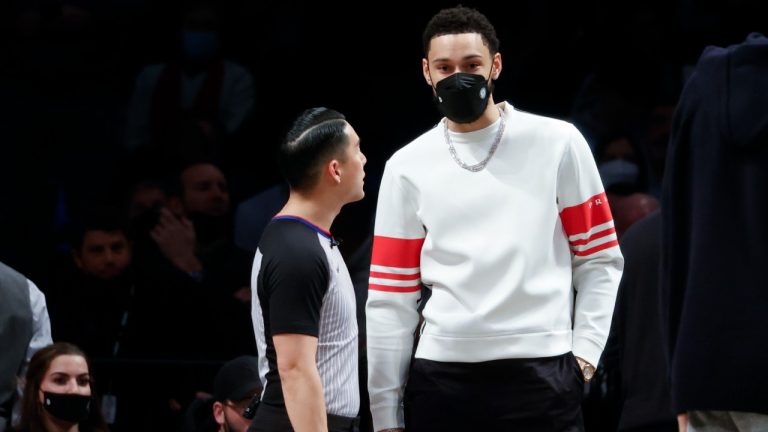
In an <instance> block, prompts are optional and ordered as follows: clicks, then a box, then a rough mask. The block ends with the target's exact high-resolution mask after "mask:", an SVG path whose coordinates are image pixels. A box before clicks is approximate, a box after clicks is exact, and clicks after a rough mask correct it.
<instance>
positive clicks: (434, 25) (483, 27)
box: [422, 5, 499, 57]
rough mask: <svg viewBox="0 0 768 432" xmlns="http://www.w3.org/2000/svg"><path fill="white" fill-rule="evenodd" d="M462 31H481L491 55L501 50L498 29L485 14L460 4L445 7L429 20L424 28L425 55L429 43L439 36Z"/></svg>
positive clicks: (425, 54)
mask: <svg viewBox="0 0 768 432" xmlns="http://www.w3.org/2000/svg"><path fill="white" fill-rule="evenodd" d="M461 33H479V34H480V36H481V37H482V38H483V43H484V44H485V45H486V46H487V47H488V50H489V51H490V52H491V56H493V55H494V54H496V53H497V52H499V39H498V38H497V37H496V29H495V28H494V27H493V24H491V22H490V21H488V18H486V16H485V15H483V14H482V13H480V12H479V11H477V10H476V9H473V8H469V7H464V6H462V5H458V6H456V7H452V8H448V9H443V10H441V11H440V12H438V13H437V14H435V16H433V17H432V19H431V20H429V23H427V27H426V28H425V29H424V34H423V37H422V39H423V42H424V57H427V54H429V43H430V42H431V41H432V39H433V38H435V37H437V36H443V35H448V34H461Z"/></svg>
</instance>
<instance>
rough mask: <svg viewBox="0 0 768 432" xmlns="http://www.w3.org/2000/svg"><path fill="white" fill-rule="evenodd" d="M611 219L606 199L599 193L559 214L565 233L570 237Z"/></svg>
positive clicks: (603, 194)
mask: <svg viewBox="0 0 768 432" xmlns="http://www.w3.org/2000/svg"><path fill="white" fill-rule="evenodd" d="M612 219H613V217H612V216H611V208H610V207H609V206H608V198H607V197H606V196H605V193H599V194H597V195H595V196H593V197H591V198H590V199H588V200H586V201H584V202H583V203H581V204H578V205H575V206H571V207H566V208H564V209H563V211H561V212H560V220H562V222H563V228H565V233H566V234H567V235H568V236H569V237H570V236H572V235H576V234H584V233H585V232H587V231H589V230H591V229H592V228H594V227H596V226H598V225H600V224H604V223H606V222H609V221H611V220H612Z"/></svg>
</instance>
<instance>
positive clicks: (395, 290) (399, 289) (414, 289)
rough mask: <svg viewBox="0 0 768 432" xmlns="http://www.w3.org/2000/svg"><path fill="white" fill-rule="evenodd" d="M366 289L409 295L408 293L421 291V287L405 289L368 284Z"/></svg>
mask: <svg viewBox="0 0 768 432" xmlns="http://www.w3.org/2000/svg"><path fill="white" fill-rule="evenodd" d="M368 289H370V290H374V291H386V292H398V293H409V292H416V291H420V290H421V285H414V286H406V287H396V286H390V285H377V284H370V285H368Z"/></svg>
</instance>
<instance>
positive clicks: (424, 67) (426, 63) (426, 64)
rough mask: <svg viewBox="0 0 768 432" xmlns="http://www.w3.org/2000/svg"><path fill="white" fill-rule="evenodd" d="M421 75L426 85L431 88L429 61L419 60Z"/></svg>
mask: <svg viewBox="0 0 768 432" xmlns="http://www.w3.org/2000/svg"><path fill="white" fill-rule="evenodd" d="M421 73H422V74H424V79H425V80H426V81H427V84H429V86H430V87H432V77H430V76H429V61H428V60H427V59H425V58H423V59H421Z"/></svg>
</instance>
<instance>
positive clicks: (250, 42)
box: [0, 0, 768, 286]
mask: <svg viewBox="0 0 768 432" xmlns="http://www.w3.org/2000/svg"><path fill="white" fill-rule="evenodd" d="M257 3H258V4H257ZM2 4H3V6H2V11H0V25H2V35H3V37H2V40H0V47H1V51H0V65H2V66H0V146H1V147H2V152H1V153H0V184H2V195H0V198H2V199H0V260H3V261H5V262H6V263H8V264H10V265H11V266H14V267H16V268H17V269H19V270H20V271H22V272H24V273H26V274H27V275H29V277H30V278H33V279H36V280H39V281H40V284H42V285H43V286H45V280H46V275H47V267H46V260H47V258H46V257H47V256H48V255H49V254H50V253H52V252H55V248H56V247H57V242H58V239H57V237H56V235H57V232H58V231H59V230H60V229H61V226H60V225H61V224H63V223H65V222H64V221H66V220H67V218H66V216H67V215H66V214H62V212H67V211H69V212H76V210H73V209H76V208H77V207H78V205H77V204H72V203H82V202H88V201H89V200H93V199H97V198H98V199H103V197H104V196H105V195H107V196H108V195H109V194H118V193H119V189H118V188H116V186H115V185H116V183H119V182H117V181H116V177H117V175H118V173H119V172H120V171H119V169H117V168H116V167H119V166H120V163H121V160H123V159H124V158H125V157H126V153H125V151H124V150H123V148H122V145H121V138H122V136H123V129H122V128H123V124H124V116H125V109H126V104H127V103H128V100H129V98H130V95H131V91H132V88H133V83H134V80H135V77H136V74H137V73H138V72H139V70H140V69H141V67H143V66H144V65H146V64H149V63H158V62H162V61H165V60H167V59H168V58H170V57H172V56H173V55H174V53H175V51H176V41H177V37H178V27H179V26H178V24H179V11H180V10H181V8H182V6H183V3H182V2H168V1H130V0H112V1H96V0H72V1H69V2H68V1H51V0H39V1H35V0H17V1H5V2H3V3H2ZM455 4H456V3H454V2H436V1H431V2H424V3H421V2H397V3H394V2H371V3H362V2H356V3H351V4H347V5H344V6H342V5H341V3H340V2H339V3H331V2H304V1H294V0H283V1H279V2H255V1H245V0H243V1H229V2H219V3H216V5H217V7H218V9H219V12H220V17H221V23H222V42H223V48H224V52H225V54H226V55H227V57H229V58H231V59H233V60H236V61H238V62H240V63H241V64H242V65H244V66H246V67H247V68H248V69H249V70H250V71H251V72H252V73H253V75H254V79H255V90H256V115H255V116H254V119H253V121H251V122H250V124H249V127H250V128H251V129H250V131H251V138H250V139H249V142H248V143H246V144H247V145H244V146H243V147H242V148H241V149H240V152H241V154H240V156H241V157H238V158H237V160H238V161H239V163H240V166H237V167H235V170H236V171H238V172H239V173H240V174H237V175H235V178H234V179H233V180H234V184H233V185H232V186H233V199H234V200H235V201H239V200H242V199H244V198H246V197H247V196H250V195H252V194H253V193H254V192H256V191H258V190H260V189H263V188H264V187H266V186H267V185H269V184H270V183H272V182H273V181H276V180H277V177H276V176H277V171H276V169H275V164H274V160H273V157H272V153H270V152H272V151H273V149H274V146H276V145H277V143H278V142H279V139H280V136H281V134H282V133H283V132H284V131H285V129H286V128H287V127H288V125H289V124H290V122H291V121H292V119H293V118H294V117H295V116H296V115H297V114H298V113H299V112H300V111H302V110H303V109H305V108H307V107H310V106H317V105H323V106H328V107H332V108H335V109H337V110H339V111H341V112H343V113H345V114H346V115H347V117H348V119H349V120H350V122H351V123H352V124H353V126H354V127H355V129H356V130H357V132H358V133H359V135H360V136H361V138H362V144H363V150H364V152H365V153H366V154H367V155H368V159H369V163H368V167H367V170H368V171H369V175H370V176H371V177H370V178H371V179H375V178H376V175H377V173H378V172H380V171H381V169H382V167H383V163H384V161H385V160H386V158H387V157H388V156H389V155H390V154H391V153H392V152H393V151H394V150H395V149H397V148H399V147H401V146H402V145H404V144H405V143H406V142H408V141H409V140H410V139H412V138H414V137H415V136H417V135H419V134H420V133H421V132H423V131H424V130H425V129H426V128H428V127H430V126H431V125H433V124H434V123H435V122H436V121H437V120H438V118H439V116H438V114H437V111H436V110H435V109H434V107H433V106H432V103H431V92H430V89H429V87H427V86H426V85H425V83H424V81H423V78H422V76H421V66H420V61H421V58H422V44H421V31H422V29H423V26H424V25H425V23H426V21H427V20H428V19H429V17H430V16H431V15H432V14H434V13H435V12H436V11H437V10H439V9H440V8H442V7H448V6H453V5H455ZM766 4H767V3H766V2H763V1H759V0H739V1H727V2H726V1H720V2H717V1H694V0H677V1H656V2H637V1H629V2H608V1H606V2H600V1H574V2H555V1H546V0H535V1H534V0H529V1H507V2H504V1H467V2H464V5H466V6H473V7H477V8H478V9H479V10H480V11H482V12H484V13H485V14H486V15H487V16H488V17H489V18H490V20H491V21H492V22H493V23H494V25H495V26H496V28H497V31H498V35H499V38H500V40H501V52H502V56H503V73H502V75H501V79H500V80H499V81H498V82H497V87H496V91H495V98H496V100H497V101H500V100H504V99H507V100H509V101H510V102H511V103H512V104H514V105H515V106H516V107H517V108H520V109H523V110H526V111H531V112H534V113H539V114H544V115H550V116H554V117H558V118H564V119H570V117H571V116H572V115H573V114H574V113H575V112H576V111H578V109H579V106H578V104H577V101H578V100H579V99H578V95H579V92H580V89H582V88H583V84H584V83H585V80H587V78H588V77H598V79H599V81H600V82H601V83H602V85H605V86H609V87H611V88H612V89H615V90H616V92H617V93H618V94H619V95H620V97H621V98H623V99H624V101H626V103H627V105H629V106H630V107H631V110H633V111H632V112H633V114H632V115H642V114H643V113H644V112H647V110H648V109H649V107H652V106H654V105H657V104H660V103H665V104H674V101H675V100H676V98H677V95H678V94H679V91H680V89H681V85H682V81H683V77H684V73H685V72H684V71H685V66H687V65H691V64H693V63H695V60H696V59H697V57H698V55H699V54H700V52H701V50H702V49H703V48H704V47H705V46H706V45H709V44H718V45H725V44H731V43H736V42H738V41H740V40H743V38H744V37H745V36H746V35H747V34H748V33H749V32H752V31H763V32H764V31H765V30H766V27H768V19H766V18H768V14H766V12H767V11H768V7H767V6H766ZM228 174H231V173H228ZM238 176H239V177H238ZM231 181H232V180H231ZM369 185H370V186H371V187H372V188H373V187H374V186H375V182H369ZM369 192H371V194H370V195H371V196H374V195H375V190H373V191H369ZM368 201H369V202H368V203H361V204H355V205H353V206H351V207H350V208H351V209H352V211H351V212H350V213H351V214H352V216H349V217H347V219H350V218H352V219H357V218H366V217H368V214H369V213H370V212H371V211H372V208H373V206H374V203H373V202H371V201H372V200H371V199H369V200H368ZM65 204H66V205H65ZM355 206H357V208H359V209H363V208H365V210H362V211H358V212H356V211H355ZM342 217H343V216H342ZM342 222H343V223H342ZM355 223H356V221H355V220H346V221H345V220H343V219H342V220H341V221H340V223H338V224H337V225H340V226H341V228H340V231H341V232H342V233H343V231H344V230H345V227H347V226H349V224H355ZM366 223H367V222H366ZM363 224H365V223H363ZM337 231H339V229H337ZM350 244H356V242H351V243H350ZM347 249H349V246H348V247H347ZM345 252H346V253H350V252H351V251H349V250H346V251H345Z"/></svg>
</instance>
